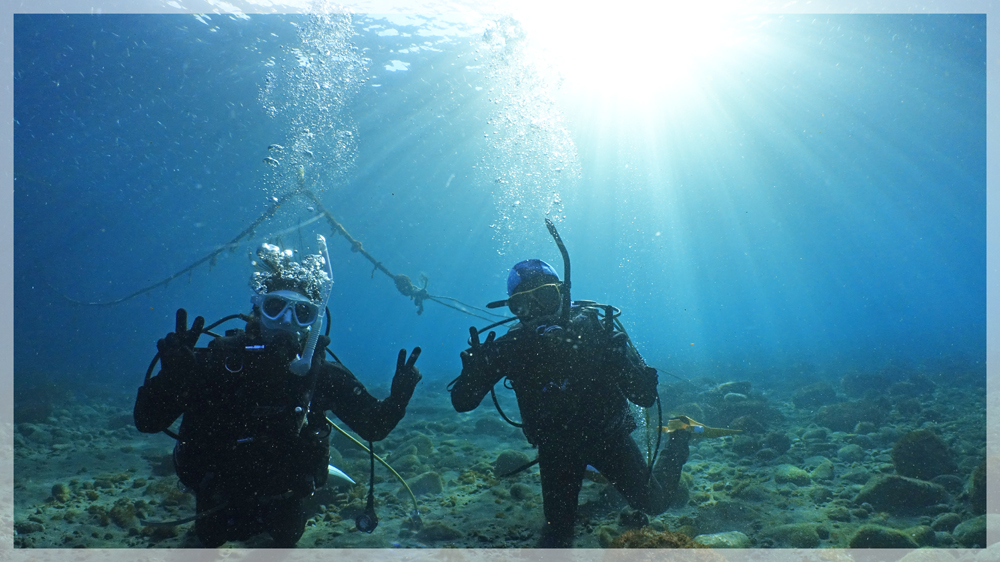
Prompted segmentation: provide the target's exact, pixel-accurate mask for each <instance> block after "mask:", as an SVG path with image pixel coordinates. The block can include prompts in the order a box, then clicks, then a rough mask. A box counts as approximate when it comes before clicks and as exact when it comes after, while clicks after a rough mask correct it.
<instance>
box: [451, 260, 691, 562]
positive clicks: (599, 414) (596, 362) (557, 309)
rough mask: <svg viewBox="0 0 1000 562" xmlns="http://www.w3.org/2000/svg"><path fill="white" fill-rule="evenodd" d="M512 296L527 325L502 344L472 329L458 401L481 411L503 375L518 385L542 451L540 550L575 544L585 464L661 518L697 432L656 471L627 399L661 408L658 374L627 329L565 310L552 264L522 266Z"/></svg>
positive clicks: (511, 283) (462, 408) (455, 390)
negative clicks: (643, 450)
mask: <svg viewBox="0 0 1000 562" xmlns="http://www.w3.org/2000/svg"><path fill="white" fill-rule="evenodd" d="M507 294H508V295H509V297H508V299H507V300H506V304H507V306H509V307H510V310H511V311H512V312H513V313H514V314H515V315H516V316H517V318H518V320H519V322H518V323H517V324H515V325H514V326H512V327H511V328H510V330H509V331H508V332H507V334H505V335H503V336H501V337H499V338H496V339H494V337H495V335H496V334H495V333H493V332H490V334H489V335H488V336H487V338H486V341H485V342H483V343H480V342H479V335H478V331H477V330H476V329H475V328H472V329H471V330H470V332H471V334H472V339H471V344H472V346H471V347H470V348H469V349H466V350H465V351H463V352H462V353H461V359H462V373H461V375H459V377H458V378H457V379H455V381H453V383H452V387H451V401H452V405H453V406H454V407H455V409H456V410H457V411H459V412H467V411H470V410H473V409H475V408H476V407H477V406H478V405H479V403H480V402H481V401H482V399H483V397H484V396H485V395H486V394H487V393H488V392H489V391H490V389H492V388H493V386H494V385H495V384H496V383H497V382H498V381H499V380H500V379H502V378H503V377H507V378H508V379H509V380H510V383H511V386H512V388H513V389H514V392H515V394H516V396H517V403H518V406H519V408H520V411H521V416H522V423H523V431H524V435H525V437H527V438H528V441H529V442H530V443H531V444H532V445H534V446H536V447H538V467H539V471H540V474H541V481H542V499H543V508H544V511H545V526H544V528H543V530H542V538H541V541H540V543H539V546H541V547H548V548H569V547H572V545H573V529H574V519H575V516H576V510H577V502H578V498H579V494H580V489H581V486H582V483H583V478H584V473H585V471H586V468H587V465H591V466H593V467H594V468H596V469H597V470H598V471H599V472H600V473H601V475H603V476H604V477H605V478H607V480H608V481H609V482H610V483H611V484H613V485H614V486H615V488H616V489H617V490H618V491H619V492H620V493H621V494H622V496H624V497H625V499H626V500H627V501H628V503H629V505H630V506H631V507H632V508H634V509H638V510H641V511H643V512H645V513H647V514H659V513H662V512H663V511H664V510H665V509H666V508H667V507H668V506H669V504H670V503H671V500H672V498H673V496H674V494H675V492H676V489H677V484H678V481H679V479H680V474H681V468H682V466H683V465H684V463H685V462H686V461H687V458H688V440H689V438H690V432H688V431H675V432H673V433H672V434H671V437H670V440H669V442H668V444H667V446H666V448H665V450H664V451H663V453H662V454H661V455H660V457H659V460H658V462H657V463H656V466H655V468H654V470H653V474H652V475H650V473H649V470H648V469H647V466H646V463H645V461H644V459H643V455H642V453H641V452H640V451H639V447H638V446H637V445H636V443H635V441H633V439H632V437H631V435H630V433H631V432H632V431H633V430H635V429H636V422H635V420H634V418H633V417H632V414H631V412H630V410H629V407H628V403H627V402H628V401H631V402H633V403H635V404H637V405H639V406H642V407H650V406H652V405H653V404H654V403H655V400H656V383H657V373H656V369H653V368H652V367H647V366H646V365H645V363H644V361H643V360H642V358H641V357H640V356H639V353H638V352H637V351H636V350H635V348H634V347H632V346H631V345H630V344H629V341H628V336H627V335H626V334H625V333H624V332H621V331H618V330H613V331H611V330H609V329H607V328H606V327H605V326H604V325H603V324H602V322H601V320H600V318H599V317H598V314H597V313H596V311H595V310H594V309H593V308H588V307H580V306H576V305H573V306H572V307H571V309H570V311H569V314H568V315H564V314H562V307H563V306H564V304H563V303H564V300H563V298H562V296H563V295H562V294H561V283H560V281H559V277H558V275H557V274H556V272H555V270H553V269H552V267H551V266H549V265H548V264H547V263H545V262H543V261H541V260H526V261H522V262H520V263H518V264H516V265H515V266H514V267H513V268H512V269H511V271H510V275H509V276H508V278H507ZM495 304H501V303H495ZM490 306H491V307H492V306H493V305H490Z"/></svg>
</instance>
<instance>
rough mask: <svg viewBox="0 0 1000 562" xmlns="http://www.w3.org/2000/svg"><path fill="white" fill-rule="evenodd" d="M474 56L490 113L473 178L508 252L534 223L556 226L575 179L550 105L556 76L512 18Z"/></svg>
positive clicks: (492, 28) (571, 152) (573, 159)
mask: <svg viewBox="0 0 1000 562" xmlns="http://www.w3.org/2000/svg"><path fill="white" fill-rule="evenodd" d="M478 54H479V56H480V57H481V58H482V59H483V60H484V61H485V66H486V69H487V70H486V72H487V78H488V81H489V83H490V84H491V86H490V88H489V90H488V94H489V96H488V98H489V101H490V103H491V104H492V105H493V110H492V111H491V112H490V116H489V119H488V121H487V123H488V125H489V127H488V128H487V129H486V131H485V132H484V136H485V138H486V140H487V143H488V144H489V146H490V150H488V151H487V152H486V155H485V156H484V157H483V160H482V162H481V165H480V170H482V173H483V174H488V177H486V178H483V181H485V182H488V183H489V184H491V185H492V188H493V189H492V191H493V193H494V203H495V205H496V210H497V219H496V221H494V222H493V224H492V225H491V227H492V228H493V229H494V237H495V238H496V239H497V241H498V242H500V243H501V246H503V247H507V246H509V245H510V244H511V243H512V242H514V241H516V240H517V239H518V238H520V237H523V236H524V235H527V233H529V232H534V231H536V230H537V229H538V226H539V223H540V222H541V221H540V220H539V219H540V218H541V217H549V218H551V219H552V220H554V221H558V220H559V219H561V218H562V212H563V195H562V193H563V192H564V191H565V190H569V189H572V186H573V184H574V182H575V181H576V179H577V178H578V176H579V174H580V171H579V160H578V157H577V151H576V145H575V144H574V142H573V139H572V138H571V137H570V133H569V131H568V130H567V129H566V127H565V125H564V124H563V117H562V113H561V112H560V111H559V109H558V108H557V107H556V103H555V100H554V99H553V95H552V94H553V92H554V91H555V89H556V88H558V86H559V80H558V76H557V75H556V74H555V73H554V72H552V71H550V69H547V68H546V67H545V65H544V62H543V60H542V59H541V58H540V57H539V56H538V53H537V52H536V51H535V49H534V48H533V46H532V45H531V42H530V41H529V40H528V38H527V37H526V36H525V33H524V30H523V28H522V27H521V25H520V23H519V22H518V21H517V20H515V19H513V18H511V17H505V18H502V19H499V20H497V21H494V22H492V23H491V25H488V26H487V29H486V31H485V33H484V34H483V38H482V43H481V45H480V47H479V48H478Z"/></svg>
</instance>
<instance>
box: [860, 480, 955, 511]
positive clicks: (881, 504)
mask: <svg viewBox="0 0 1000 562" xmlns="http://www.w3.org/2000/svg"><path fill="white" fill-rule="evenodd" d="M947 498H948V492H947V491H946V490H945V489H944V488H943V487H942V486H939V485H937V484H932V483H930V482H925V481H923V480H917V479H915V478H906V477H904V476H898V475H895V474H891V475H888V476H881V477H877V478H873V479H871V480H870V481H869V482H868V483H867V484H865V486H864V487H863V488H861V491H860V492H858V495H857V496H856V497H855V498H854V502H855V503H857V504H859V505H860V504H863V503H869V504H871V506H872V507H874V508H875V509H877V510H879V511H886V512H889V513H892V514H898V513H919V512H920V511H921V510H922V509H923V508H926V507H929V506H932V505H935V504H939V503H942V502H944V501H946V500H947Z"/></svg>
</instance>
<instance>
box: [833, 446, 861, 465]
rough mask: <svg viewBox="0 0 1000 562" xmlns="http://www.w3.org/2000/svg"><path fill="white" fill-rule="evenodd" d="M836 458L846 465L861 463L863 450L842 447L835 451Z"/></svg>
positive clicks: (857, 447) (853, 447)
mask: <svg viewBox="0 0 1000 562" xmlns="http://www.w3.org/2000/svg"><path fill="white" fill-rule="evenodd" d="M837 458H838V459H840V460H842V461H844V462H847V463H851V462H859V461H863V460H865V450H864V449H862V448H861V447H860V446H858V445H844V446H843V447H841V448H840V449H839V450H837Z"/></svg>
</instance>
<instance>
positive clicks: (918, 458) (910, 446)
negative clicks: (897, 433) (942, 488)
mask: <svg viewBox="0 0 1000 562" xmlns="http://www.w3.org/2000/svg"><path fill="white" fill-rule="evenodd" d="M892 465H893V466H894V467H895V468H896V472H897V473H899V474H900V475H902V476H907V477H910V478H919V479H921V480H930V479H931V478H934V477H935V476H940V475H942V474H955V473H956V472H958V464H957V463H956V462H955V456H954V454H952V452H951V450H950V449H949V448H948V445H947V443H945V442H944V441H943V440H942V439H941V438H940V437H938V436H937V434H936V433H934V432H933V431H929V430H926V429H919V430H917V431H911V432H910V433H907V434H906V435H904V436H903V437H902V438H900V440H899V441H896V444H895V445H893V446H892Z"/></svg>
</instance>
